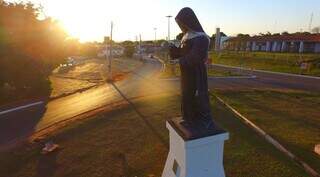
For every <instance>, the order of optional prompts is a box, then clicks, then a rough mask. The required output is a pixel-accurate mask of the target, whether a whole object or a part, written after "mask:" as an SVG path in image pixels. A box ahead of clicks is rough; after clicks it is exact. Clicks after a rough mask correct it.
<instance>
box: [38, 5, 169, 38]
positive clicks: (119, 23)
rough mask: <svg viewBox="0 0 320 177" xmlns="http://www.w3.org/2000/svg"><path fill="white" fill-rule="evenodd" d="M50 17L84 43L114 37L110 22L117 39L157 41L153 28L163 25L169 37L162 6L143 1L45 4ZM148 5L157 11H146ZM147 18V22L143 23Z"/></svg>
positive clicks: (148, 9) (151, 9)
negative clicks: (141, 37)
mask: <svg viewBox="0 0 320 177" xmlns="http://www.w3.org/2000/svg"><path fill="white" fill-rule="evenodd" d="M37 2H38V3H40V4H42V6H43V7H44V12H45V13H46V15H47V16H51V17H53V18H55V19H57V20H59V21H60V23H61V24H62V26H63V28H64V29H65V30H66V31H67V32H68V34H69V35H70V36H72V37H75V38H78V39H80V41H82V42H84V41H92V40H96V41H102V40H103V36H106V35H109V34H110V29H109V26H110V22H111V21H114V24H115V33H114V39H115V40H127V39H128V36H130V37H129V40H134V39H135V36H136V35H139V34H142V35H143V37H144V38H151V39H152V38H153V36H154V35H153V27H155V26H156V25H157V24H159V23H161V24H162V23H163V24H164V25H163V26H164V27H163V31H162V33H161V29H159V28H158V29H159V31H158V34H159V36H160V35H161V34H163V36H165V34H166V19H165V18H164V15H165V14H166V13H164V12H162V13H163V14H161V13H158V12H159V10H160V9H159V8H160V6H156V5H157V4H156V3H154V2H150V1H147V0H140V1H139V2H133V1H126V0H118V1H116V0H112V1H111V0H109V1H100V0H91V1H90V2H88V1H76V3H75V1H62V0H55V1H41V0H38V1H37ZM140 4H144V5H145V6H150V7H157V8H154V9H153V8H143V10H141V8H142V7H140ZM142 19H143V20H142Z"/></svg>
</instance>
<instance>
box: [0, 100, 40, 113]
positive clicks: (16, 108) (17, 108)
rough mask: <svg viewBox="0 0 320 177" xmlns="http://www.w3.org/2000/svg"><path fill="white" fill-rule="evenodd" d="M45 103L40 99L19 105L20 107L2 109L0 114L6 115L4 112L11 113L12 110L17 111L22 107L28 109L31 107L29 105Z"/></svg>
mask: <svg viewBox="0 0 320 177" xmlns="http://www.w3.org/2000/svg"><path fill="white" fill-rule="evenodd" d="M43 103H44V101H38V102H34V103H30V104H26V105H22V106H18V107H15V108H11V109H7V110H4V111H1V112H0V115H4V114H7V113H10V112H14V111H17V110H21V109H26V108H29V107H33V106H37V105H40V104H43Z"/></svg>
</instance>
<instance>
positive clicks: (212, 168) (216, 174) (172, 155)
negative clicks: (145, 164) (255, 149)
mask: <svg viewBox="0 0 320 177" xmlns="http://www.w3.org/2000/svg"><path fill="white" fill-rule="evenodd" d="M166 125H167V128H168V130H169V136H170V150H169V154H168V158H167V161H166V164H165V167H164V171H163V173H162V177H225V173H224V168H223V146H224V141H225V140H227V139H228V138H229V133H227V132H225V131H220V132H218V133H216V134H214V135H209V136H208V135H207V136H203V137H196V138H190V139H191V140H190V139H188V138H186V136H185V135H184V133H186V131H180V130H179V127H176V126H175V125H174V124H173V123H172V122H171V123H170V121H169V122H167V124H166ZM180 128H181V127H180Z"/></svg>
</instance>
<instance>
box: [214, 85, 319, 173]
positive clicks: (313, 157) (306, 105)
mask: <svg viewBox="0 0 320 177" xmlns="http://www.w3.org/2000/svg"><path fill="white" fill-rule="evenodd" d="M216 94H218V95H219V96H221V97H222V99H224V100H225V101H226V102H227V103H229V104H230V105H231V106H233V107H234V108H235V109H236V110H238V111H239V112H240V113H241V114H243V115H244V116H246V117H247V118H249V119H250V120H251V121H253V122H254V123H256V124H257V125H258V126H259V127H260V128H262V129H263V130H265V131H266V132H267V133H269V134H270V135H271V136H272V137H274V138H275V139H276V140H278V141H279V142H280V143H281V144H283V145H284V146H285V147H286V148H288V149H289V150H290V151H292V152H293V153H294V154H295V155H297V156H298V157H300V158H301V159H302V160H304V161H305V162H307V163H308V164H309V165H310V166H312V167H313V168H314V169H315V170H317V171H318V172H320V156H319V155H317V154H316V153H314V152H313V150H314V147H315V145H316V144H319V143H320V134H319V133H320V117H319V115H320V109H319V108H320V94H319V93H308V92H295V91H275V90H254V91H217V92H216Z"/></svg>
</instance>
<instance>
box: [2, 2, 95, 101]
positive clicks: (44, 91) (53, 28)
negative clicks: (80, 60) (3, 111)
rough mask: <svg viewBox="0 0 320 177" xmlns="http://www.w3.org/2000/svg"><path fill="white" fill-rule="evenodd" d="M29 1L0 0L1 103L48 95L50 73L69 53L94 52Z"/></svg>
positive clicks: (89, 45) (89, 46) (91, 47)
mask: <svg viewBox="0 0 320 177" xmlns="http://www.w3.org/2000/svg"><path fill="white" fill-rule="evenodd" d="M40 13H41V9H40V8H38V7H35V5H34V4H31V3H10V2H4V1H0V104H1V103H4V102H6V101H8V100H17V99H25V98H30V97H43V96H49V94H50V91H51V86H50V81H49V79H48V78H49V75H50V74H51V72H52V70H53V69H54V68H55V67H57V66H58V65H59V64H60V63H62V62H64V59H65V58H66V57H67V56H70V55H77V54H81V53H85V54H93V53H94V52H95V51H94V50H96V49H94V45H92V44H81V43H80V42H79V41H78V40H76V39H69V37H68V35H67V34H66V32H65V31H64V30H63V29H62V28H61V26H60V25H59V23H58V22H57V21H55V20H53V19H52V18H42V19H40Z"/></svg>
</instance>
